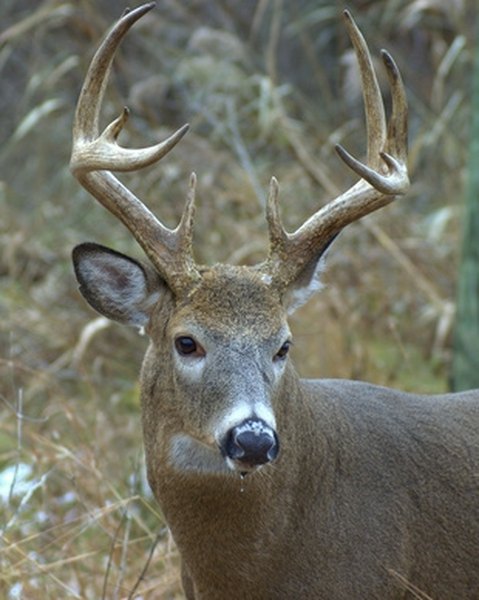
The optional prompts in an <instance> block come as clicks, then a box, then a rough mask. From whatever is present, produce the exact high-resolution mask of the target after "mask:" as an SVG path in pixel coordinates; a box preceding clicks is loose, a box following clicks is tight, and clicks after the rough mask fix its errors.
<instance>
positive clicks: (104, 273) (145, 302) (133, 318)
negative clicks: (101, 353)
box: [72, 243, 165, 327]
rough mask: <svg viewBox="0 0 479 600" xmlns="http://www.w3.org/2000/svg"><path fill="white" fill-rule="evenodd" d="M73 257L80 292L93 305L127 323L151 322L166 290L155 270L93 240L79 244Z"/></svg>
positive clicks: (110, 316)
mask: <svg viewBox="0 0 479 600" xmlns="http://www.w3.org/2000/svg"><path fill="white" fill-rule="evenodd" d="M72 258H73V266H74V269H75V275H76V278H77V280H78V283H79V284H80V292H81V293H82V295H83V296H84V298H85V299H86V301H87V302H88V304H89V305H90V306H91V307H92V308H94V309H95V310H96V311H97V312H99V313H100V314H102V315H104V316H105V317H108V318H109V319H113V320H114V321H118V322H120V323H123V324H126V325H134V326H136V327H143V326H145V325H146V324H147V323H148V320H149V318H150V313H151V309H152V307H153V305H154V304H155V303H156V302H157V301H158V299H159V296H160V293H161V291H164V289H165V284H163V282H162V281H161V280H160V279H159V277H158V275H156V273H155V272H153V269H151V270H150V269H149V268H148V267H147V266H146V265H142V264H141V263H139V262H137V261H136V260H134V259H132V258H130V257H128V256H125V255H124V254H120V253H119V252H115V251H114V250H110V249H109V248H106V247H105V246H100V245H99V244H92V243H85V244H80V245H79V246H76V247H75V248H74V249H73V253H72ZM150 271H151V272H150Z"/></svg>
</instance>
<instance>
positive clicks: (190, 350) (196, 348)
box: [175, 335, 205, 356]
mask: <svg viewBox="0 0 479 600" xmlns="http://www.w3.org/2000/svg"><path fill="white" fill-rule="evenodd" d="M175 348H176V351H177V352H178V354H181V356H192V355H193V356H204V355H205V351H204V350H203V348H202V347H201V346H200V344H198V343H197V342H196V341H195V340H194V339H193V338H192V337H190V336H188V335H180V336H178V337H177V338H176V339H175Z"/></svg>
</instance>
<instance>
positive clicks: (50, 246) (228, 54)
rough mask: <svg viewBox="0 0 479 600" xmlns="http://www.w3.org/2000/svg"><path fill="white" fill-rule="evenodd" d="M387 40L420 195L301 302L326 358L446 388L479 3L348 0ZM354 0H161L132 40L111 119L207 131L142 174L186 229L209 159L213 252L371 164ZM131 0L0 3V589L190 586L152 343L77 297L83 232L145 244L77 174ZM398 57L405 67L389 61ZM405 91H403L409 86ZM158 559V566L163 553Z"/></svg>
mask: <svg viewBox="0 0 479 600" xmlns="http://www.w3.org/2000/svg"><path fill="white" fill-rule="evenodd" d="M348 5H349V7H350V8H351V9H352V11H353V13H354V15H355V16H356V18H357V20H358V22H359V24H360V26H361V27H362V29H363V31H364V32H365V34H366V36H367V38H368V40H369V42H370V46H371V48H372V49H373V52H374V53H375V55H376V56H377V55H378V50H379V49H380V48H381V47H386V48H387V49H389V50H390V51H391V53H392V54H393V55H394V57H395V58H396V59H397V62H398V64H399V66H400V69H401V71H402V73H403V75H404V78H405V81H406V86H407V91H408V96H409V100H410V105H411V136H410V152H411V160H410V167H411V174H412V180H413V186H412V190H411V193H410V194H409V196H408V197H407V198H404V199H401V200H398V201H397V202H396V203H395V204H393V205H392V206H389V207H388V208H386V209H385V210H383V211H381V212H380V213H379V214H376V215H373V216H371V217H369V218H367V219H366V220H365V221H364V222H362V223H360V224H356V225H354V226H351V227H350V228H349V229H348V230H347V232H345V233H344V234H342V235H341V237H340V239H338V240H337V241H336V242H335V244H334V247H333V248H332V250H331V252H330V255H329V260H328V269H327V272H326V273H325V283H326V287H325V289H324V290H323V292H322V294H320V295H318V297H317V298H315V299H313V300H312V301H311V302H310V303H309V304H308V305H307V306H306V307H304V308H303V309H302V310H301V311H300V312H299V313H298V315H297V316H295V317H294V320H293V331H294V336H295V348H294V354H295V358H296V362H297V364H298V366H299V370H300V371H301V372H302V373H303V374H305V375H308V376H338V377H354V378H361V379H368V380H371V381H374V382H377V383H382V384H387V385H393V386H398V387H403V388H405V389H408V390H415V391H421V392H431V391H441V390H444V389H445V388H446V387H447V380H448V372H449V363H450V330H451V323H452V318H453V313H454V296H455V279H456V271H457V262H458V252H459V247H460V243H459V232H460V230H461V228H460V219H461V211H462V201H461V194H462V187H463V176H464V165H465V163H466V158H467V157H466V153H467V140H468V128H469V123H470V85H471V78H470V73H471V68H472V54H473V45H474V35H473V34H474V24H475V19H476V8H475V2H474V1H473V0H471V1H470V2H467V1H466V0H451V1H450V2H442V1H440V0H406V1H401V2H398V1H396V0H377V1H367V0H350V1H349V2H348ZM341 8H342V2H333V1H332V0H329V1H328V0H314V1H313V0H298V1H295V2H285V1H281V0H254V1H253V0H245V1H244V2H237V1H234V0H217V1H215V2H210V1H207V0H196V1H194V0H191V1H185V2H174V1H173V0H165V1H161V2H159V6H158V7H157V9H156V10H155V11H153V12H152V13H150V14H149V15H148V16H147V17H146V18H144V19H143V20H142V21H141V22H140V23H138V24H137V25H136V26H135V28H134V30H133V31H132V33H131V34H130V35H129V37H128V39H127V40H126V41H125V43H124V45H123V46H122V48H121V51H120V52H119V55H118V59H117V61H116V65H115V70H114V74H113V77H112V80H111V84H110V88H109V92H108V97H107V102H106V106H105V109H104V119H105V121H104V122H105V123H106V122H107V120H108V119H111V118H113V117H114V116H116V115H117V114H118V113H119V111H120V110H121V108H122V106H123V105H124V104H127V105H128V106H129V107H130V108H131V109H132V114H133V116H132V118H131V122H130V123H129V125H128V128H127V132H125V133H124V134H122V142H123V143H124V144H125V145H130V146H135V145H136V146H140V145H145V144H147V143H151V142H152V141H154V140H156V139H158V138H161V137H162V136H164V135H165V134H166V133H168V132H170V131H172V129H173V128H175V127H177V126H179V125H181V124H183V123H184V122H185V121H189V122H190V123H191V131H190V133H189V134H188V136H187V138H186V139H185V140H184V141H183V142H182V143H181V145H180V146H179V147H178V148H177V149H175V150H174V152H172V153H171V154H170V155H169V156H168V158H167V159H166V160H165V161H164V163H162V164H160V165H159V166H157V167H154V168H150V169H148V170H146V171H144V172H142V173H139V174H131V175H129V176H128V177H126V176H125V177H124V180H125V181H126V182H127V183H128V185H129V186H130V187H132V188H133V189H134V190H135V192H137V193H138V195H139V196H140V197H142V198H143V199H144V200H145V202H146V203H147V204H148V205H149V206H150V207H151V208H152V209H153V210H154V211H155V212H156V213H158V214H159V215H161V217H162V218H163V219H164V220H165V221H166V222H167V224H169V225H174V224H175V222H176V221H177V219H178V217H179V215H180V214H181V209H182V205H183V199H184V197H185V192H186V188H187V181H188V174H189V173H190V172H191V171H192V170H195V171H196V173H197V174H198V179H199V186H198V211H197V226H196V234H195V244H196V246H195V248H196V253H197V257H198V259H199V260H201V261H204V262H214V261H217V260H222V261H223V260H227V261H230V262H243V263H251V262H254V261H256V260H258V259H260V258H261V257H262V256H263V253H264V249H265V223H264V217H263V207H264V201H265V192H266V189H267V185H268V181H269V178H270V177H271V175H273V174H274V175H276V176H277V177H278V178H279V180H280V183H281V197H282V207H283V215H284V220H285V222H286V224H287V225H288V227H291V228H292V227H295V226H297V225H298V224H299V223H300V222H301V221H302V220H303V219H304V218H306V217H307V216H309V215H310V214H311V213H312V212H313V211H314V210H315V209H316V207H318V206H320V205H322V204H323V203H325V202H326V201H327V200H328V199H330V198H331V197H332V196H333V195H334V193H335V191H337V190H340V189H344V188H346V187H348V186H349V185H350V184H351V182H352V181H353V177H352V175H351V173H349V172H348V171H347V169H346V168H345V167H344V166H343V165H342V164H341V163H340V161H339V159H338V158H337V157H336V156H335V154H334V151H333V146H334V144H335V143H336V142H338V141H341V143H343V144H344V145H346V147H347V148H348V149H350V150H351V151H353V152H354V153H356V154H357V155H358V156H360V155H361V153H362V152H363V151H364V125H363V121H362V108H361V97H360V93H359V91H358V81H357V72H356V69H355V65H354V61H353V60H352V56H351V51H350V46H349V43H348V40H347V38H346V35H345V31H344V27H343V25H342V23H341V17H340V12H341ZM119 10H120V11H121V9H120V8H119V3H118V2H117V0H98V1H93V0H76V1H73V0H71V1H60V0H43V1H41V0H4V1H3V2H2V3H1V5H0V23H1V31H0V76H1V81H2V84H1V90H2V91H1V94H0V105H1V119H0V139H1V140H2V143H1V145H0V211H1V212H0V214H1V217H2V218H1V219H0V316H1V320H0V399H1V401H2V402H1V404H0V411H1V419H0V483H1V486H0V490H1V494H2V495H1V497H0V532H1V543H0V595H1V596H2V597H5V598H25V599H27V598H28V599H30V598H39V597H41V598H45V599H47V598H55V599H56V598H92V599H93V598H94V599H96V598H165V599H166V598H180V597H181V593H180V591H179V589H180V588H179V584H178V574H177V563H178V561H177V554H176V551H175V548H174V545H173V543H172V540H171V538H170V536H169V534H168V531H167V529H166V527H165V525H164V522H163V520H162V517H161V515H160V514H159V512H158V509H157V506H156V504H155V502H154V501H153V500H152V498H151V497H150V496H149V494H148V490H147V486H146V485H145V482H144V475H143V471H142V463H143V459H142V451H141V437H140V423H139V414H138V399H137V398H138V388H137V373H138V368H139V364H140V361H141V356H142V353H143V351H144V349H145V345H146V341H145V339H144V338H141V337H139V336H138V335H137V334H136V333H134V332H132V331H129V330H128V329H122V328H120V327H119V326H118V327H117V326H115V325H109V324H108V323H107V322H106V321H104V320H102V319H98V318H97V316H96V315H94V314H93V313H92V312H91V311H90V310H89V309H88V307H87V306H86V305H85V303H84V302H83V300H82V299H81V298H80V296H79V294H78V292H77V289H76V288H77V286H76V283H75V281H74V278H73V275H72V269H71V265H70V252H71V249H72V247H73V246H74V245H75V244H77V243H79V242H81V241H84V240H94V241H98V242H101V243H103V244H106V245H111V246H113V247H115V248H116V249H118V250H121V251H124V252H128V253H132V254H135V255H137V256H141V254H140V253H139V250H138V248H137V247H136V245H135V243H134V242H133V241H132V240H131V239H130V237H129V235H128V234H127V233H126V232H125V230H124V229H123V228H122V226H121V225H120V224H119V223H116V222H115V221H114V219H113V218H112V217H110V216H109V215H107V214H106V212H105V211H104V210H103V209H102V208H101V207H99V206H97V205H96V204H95V202H94V201H93V200H92V199H91V198H90V197H89V196H88V195H87V194H86V193H85V192H83V191H82V190H80V189H79V186H78V185H77V183H76V182H75V181H74V180H73V178H72V177H71V175H70V173H69V171H68V160H69V146H70V129H71V121H72V114H73V110H74V105H75V102H76V97H77V94H78V91H79V88H80V85H81V81H82V77H83V75H84V72H85V69H86V67H87V64H88V61H89V59H90V57H91V54H92V52H93V49H94V48H95V47H96V46H97V44H98V42H99V40H100V38H101V36H102V34H103V32H104V30H105V29H106V28H107V27H108V26H109V24H110V23H111V22H112V21H113V20H114V19H115V18H117V17H118V12H119ZM383 75H384V74H383ZM384 89H385V94H386V96H387V87H385V88H384ZM150 557H151V558H152V560H151V563H150V562H149V558H150Z"/></svg>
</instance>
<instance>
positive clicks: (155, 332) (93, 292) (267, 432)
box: [74, 244, 291, 472]
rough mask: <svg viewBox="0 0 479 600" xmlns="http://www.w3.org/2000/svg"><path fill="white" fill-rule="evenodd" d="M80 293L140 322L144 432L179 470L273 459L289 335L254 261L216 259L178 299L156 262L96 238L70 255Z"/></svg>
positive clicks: (251, 465) (104, 309) (248, 466)
mask: <svg viewBox="0 0 479 600" xmlns="http://www.w3.org/2000/svg"><path fill="white" fill-rule="evenodd" d="M74 263H75V270H76V274H77V277H78V280H79V282H80V290H81V291H82V293H83V294H84V296H85V297H86V299H87V300H88V302H89V303H90V304H91V305H92V306H93V308H95V309H96V310H98V311H99V312H101V313H102V314H104V315H105V316H107V317H109V318H112V319H115V320H117V321H120V322H122V323H125V324H131V325H136V326H140V327H144V328H145V330H146V331H147V332H148V334H149V336H150V339H151V345H150V348H149V350H148V352H147V357H146V359H145V365H144V368H143V380H144V381H143V386H142V387H143V406H144V413H145V414H144V427H145V437H147V438H148V439H150V440H151V442H150V443H155V444H156V443H159V444H161V446H162V451H163V454H165V453H166V454H167V456H168V458H169V461H170V463H171V465H172V466H173V467H174V468H176V469H180V470H208V471H211V470H213V471H222V472H223V471H228V470H232V471H239V472H248V471H250V470H254V469H256V468H257V467H259V466H261V465H264V464H266V463H268V462H270V461H272V460H274V459H275V458H276V456H277V454H278V451H279V443H280V442H279V438H278V434H277V431H276V416H275V415H276V406H275V403H276V401H277V400H276V399H277V397H278V394H277V390H278V388H279V384H280V382H281V379H282V376H283V373H284V371H285V367H286V364H287V354H288V349H289V346H290V344H291V334H290V331H289V328H288V325H287V321H286V311H285V309H284V307H283V306H282V304H281V301H280V298H279V295H278V294H277V293H275V291H274V290H272V289H271V287H270V285H268V283H266V282H265V281H264V280H263V278H262V276H261V275H260V274H259V273H257V272H255V271H254V270H253V269H251V268H247V267H233V266H227V265H217V266H215V267H212V268H210V269H207V270H205V271H203V272H202V277H201V280H200V281H199V282H198V283H197V284H196V285H194V286H193V287H192V288H191V290H190V291H189V292H188V293H187V294H186V296H185V297H184V298H182V297H179V298H178V297H175V296H174V295H173V293H172V292H171V291H170V290H169V288H168V287H167V286H166V285H165V284H164V282H163V281H162V280H161V279H160V278H159V277H158V276H157V275H156V274H155V272H154V271H153V269H151V268H149V267H146V266H144V265H141V264H140V263H137V262H136V261H134V260H132V259H130V258H128V257H125V256H123V255H120V254H118V253H116V252H112V251H111V250H108V249H106V248H103V247H100V246H96V245H94V244H83V245H81V246H79V247H78V248H77V249H76V250H75V252H74Z"/></svg>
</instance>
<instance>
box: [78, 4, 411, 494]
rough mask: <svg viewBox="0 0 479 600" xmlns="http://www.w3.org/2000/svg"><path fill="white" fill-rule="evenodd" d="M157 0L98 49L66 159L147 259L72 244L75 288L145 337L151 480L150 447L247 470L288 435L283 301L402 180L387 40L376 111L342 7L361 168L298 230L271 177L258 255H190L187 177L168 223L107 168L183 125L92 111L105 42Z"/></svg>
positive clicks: (397, 106)
mask: <svg viewBox="0 0 479 600" xmlns="http://www.w3.org/2000/svg"><path fill="white" fill-rule="evenodd" d="M153 6H154V3H148V4H145V5H143V6H140V7H139V8H137V9H135V10H132V11H130V12H127V13H125V14H124V15H123V17H122V18H121V19H120V20H119V21H118V23H117V24H116V25H115V26H114V27H113V29H112V30H111V31H110V33H109V34H108V35H107V37H106V39H105V40H104V42H103V43H102V45H101V46H100V48H99V49H98V51H97V53H96V54H95V56H94V58H93V60H92V62H91V65H90V68H89V70H88V74H87V76H86V79H85V83H84V85H83V88H82V91H81V94H80V99H79V102H78V106H77V110H76V115H75V122H74V136H73V137H74V139H73V152H72V158H71V169H72V172H73V174H74V175H75V177H76V178H77V179H78V181H79V182H80V183H81V185H82V186H83V187H84V188H85V189H87V190H88V191H89V192H90V193H91V194H92V195H93V196H94V197H95V198H96V199H97V200H98V201H99V202H100V203H101V204H103V206H105V208H107V210H109V211H110V212H111V213H113V214H114V215H116V216H117V217H118V218H119V219H120V220H121V221H122V222H123V223H124V224H125V225H126V227H127V228H128V229H129V230H130V231H131V233H132V234H133V236H134V237H135V239H136V240H137V241H138V243H139V244H140V246H141V247H142V248H143V250H144V252H145V254H146V256H147V257H148V259H149V263H148V264H142V263H139V262H137V261H136V260H133V259H131V258H129V257H126V256H124V255H121V254H119V253H117V252H115V251H113V250H109V249H107V248H104V247H101V246H98V245H96V244H91V243H89V244H82V245H80V246H78V247H76V248H75V250H74V252H73V261H74V266H75V272H76V275H77V278H78V280H79V282H80V290H81V292H82V293H83V295H84V296H85V298H86V299H87V301H88V302H89V303H90V304H91V306H92V307H93V308H95V309H96V310H97V311H99V312H100V313H102V314H104V315H106V316H107V317H109V318H111V319H114V320H116V321H119V322H121V323H126V324H131V325H135V326H138V327H143V328H144V329H145V331H146V332H147V334H148V335H149V337H150V340H151V344H150V347H149V350H148V352H147V355H146V358H145V362H144V365H143V372H142V403H143V424H144V430H145V443H146V448H147V460H148V465H149V473H150V481H151V482H152V485H153V487H155V473H156V472H157V471H158V469H159V468H160V466H159V462H158V461H160V460H163V461H164V460H166V461H167V462H168V463H169V464H171V465H173V467H175V468H177V469H180V470H181V469H182V470H188V469H193V470H196V471H205V472H216V473H228V472H249V471H252V470H255V469H257V467H258V466H261V465H264V464H267V463H269V462H271V461H273V460H274V459H275V458H276V457H277V455H278V453H279V448H280V445H282V444H283V442H284V441H285V439H286V438H287V433H285V432H286V430H287V427H286V426H285V424H286V422H287V418H288V416H287V414H286V413H285V411H284V410H283V409H282V408H281V407H282V406H284V403H283V402H282V401H283V399H284V397H285V395H287V394H288V393H290V392H289V391H288V387H291V386H294V378H287V377H286V375H285V374H286V373H292V372H293V371H292V367H291V366H290V365H289V362H288V360H287V354H288V349H289V346H290V344H291V333H290V331H289V328H288V324H287V314H288V313H289V312H291V311H293V310H294V309H296V308H297V307H298V306H300V305H301V304H303V303H304V302H305V301H306V300H307V299H308V298H309V297H310V296H311V294H313V293H314V292H315V291H316V290H317V289H318V287H319V284H318V281H319V274H320V271H321V262H322V257H323V255H324V253H325V251H326V249H327V248H328V246H329V245H330V244H331V242H332V241H333V240H334V238H335V237H336V236H337V235H338V233H339V232H340V231H341V230H342V229H343V228H344V227H345V226H346V225H348V224H349V223H352V222H353V221H356V220H358V219H360V218H361V217H363V216H365V215H367V214H369V213H371V212H373V211H375V210H377V209H379V208H381V207H383V206H385V205H386V204H388V203H390V202H391V201H392V200H393V199H394V198H395V197H396V196H397V195H400V194H404V193H405V192H406V191H407V189H408V186H409V182H408V176H407V168H406V152H407V104H406V98H405V93H404V88H403V85H402V81H401V77H400V74H399V72H398V69H397V67H396V65H395V63H394V61H393V60H392V58H391V57H390V55H389V54H388V53H387V52H385V51H383V52H382V57H383V60H384V64H385V66H386V71H387V74H388V78H389V83H390V86H391V94H392V111H391V116H390V119H389V123H388V124H387V123H386V118H385V111H384V106H383V102H382V99H381V95H380V91H379V86H378V83H377V80H376V75H375V72H374V69H373V66H372V62H371V58H370V54H369V51H368V49H367V46H366V43H365V41H364V39H363V37H362V35H361V33H360V32H359V30H358V28H357V27H356V25H355V23H354V21H353V20H352V18H351V15H350V14H349V13H348V12H347V11H345V13H344V19H345V23H346V27H347V29H348V32H349V35H350V38H351V41H352V44H353V46H354V49H355V51H356V55H357V58H358V62H359V68H360V73H361V79H362V85H363V93H364V101H365V107H366V111H365V112H366V125H367V162H366V164H363V163H362V162H359V161H358V160H357V159H355V158H354V157H352V156H351V155H350V154H349V153H348V152H347V151H346V150H345V149H344V148H343V147H341V146H337V148H336V150H337V152H338V154H339V156H340V158H341V159H342V160H343V161H344V162H345V163H346V164H347V165H348V166H349V167H350V168H351V169H352V170H353V171H354V172H355V173H356V174H357V175H358V176H359V178H360V179H359V181H358V182H357V183H356V184H355V185H353V186H352V187H351V188H350V189H349V190H348V191H346V192H344V193H343V194H341V195H340V196H338V197H337V198H336V199H334V200H333V201H331V202H330V203H329V204H327V205H325V206H324V207H322V208H320V209H319V210H318V211H317V212H316V213H315V214H314V215H312V216H311V217H310V218H309V219H308V220H307V221H306V222H305V223H304V224H302V225H301V226H300V227H299V228H298V229H297V230H296V231H294V232H287V231H285V229H284V227H283V225H282V222H281V218H280V213H279V203H278V197H279V185H278V182H277V180H276V179H275V178H274V177H273V178H272V179H271V183H270V187H269V198H268V203H267V210H266V219H267V223H268V228H269V252H268V254H267V257H266V258H265V260H264V261H263V262H261V263H260V264H257V265H254V266H231V265H222V264H218V265H214V266H205V265H200V264H197V263H196V261H195V259H194V257H193V252H192V231H193V221H194V201H195V185H196V177H195V175H194V174H193V175H192V176H191V178H190V183H189V190H188V194H187V199H186V204H185V208H184V211H183V216H182V218H181V221H180V223H179V225H178V226H177V227H176V229H169V228H168V227H166V226H165V225H164V224H163V223H162V222H161V221H160V220H158V219H157V218H156V217H155V216H154V215H153V214H152V213H151V212H150V211H149V210H148V208H146V206H145V205H144V204H143V203H142V202H141V201H140V200H139V199H138V198H137V197H136V196H135V195H134V194H133V193H132V192H131V191H129V190H128V189H127V188H126V187H124V186H123V184H122V183H120V181H119V180H118V179H117V178H116V177H115V175H113V173H112V171H133V170H136V169H139V168H142V167H146V166H148V165H151V164H152V163H155V162H156V161H158V160H160V159H161V158H162V157H163V156H165V155H166V154H167V153H168V152H169V151H170V150H172V148H173V147H174V146H175V145H176V144H177V143H178V142H179V141H180V139H181V138H182V137H183V136H184V134H185V133H186V132H187V130H188V125H185V126H183V127H182V128H180V129H179V130H178V131H176V132H175V133H173V134H172V135H171V136H170V137H169V138H168V139H167V140H165V141H163V142H161V143H159V144H157V145H155V146H152V147H149V148H145V149H141V150H130V149H125V148H122V147H121V146H119V145H118V143H117V138H118V135H119V133H120V132H121V130H122V128H123V127H124V125H125V123H126V120H127V117H128V111H127V109H125V110H124V111H123V113H122V114H121V115H120V116H119V117H118V118H117V119H116V120H115V121H113V122H112V123H111V124H110V125H108V126H107V127H106V129H105V130H104V131H103V132H102V133H99V125H98V122H99V115H100V110H101V105H102V99H103V96H104V92H105V88H106V83H107V78H108V73H109V70H110V67H111V64H112V61H113V58H114V55H115V51H116V49H117V47H118V45H119V44H120V42H121V40H122V39H123V37H124V36H125V34H126V33H127V32H128V30H129V29H130V27H131V26H132V25H133V24H134V23H135V22H136V21H137V20H138V19H139V18H140V17H141V16H142V15H144V14H145V13H147V12H148V11H149V10H151V9H152V8H153Z"/></svg>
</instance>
